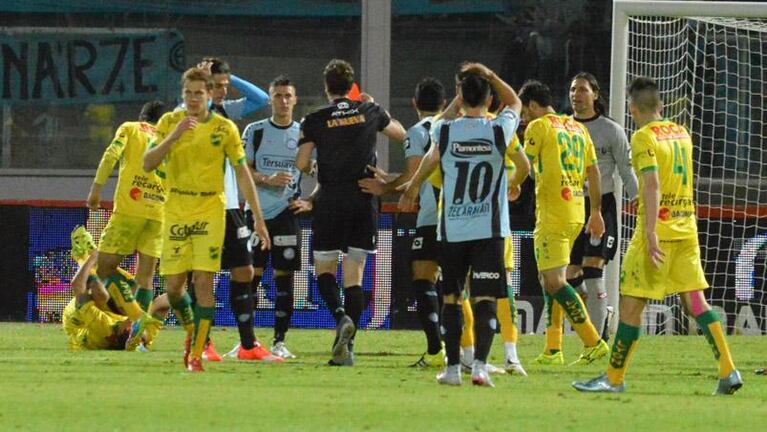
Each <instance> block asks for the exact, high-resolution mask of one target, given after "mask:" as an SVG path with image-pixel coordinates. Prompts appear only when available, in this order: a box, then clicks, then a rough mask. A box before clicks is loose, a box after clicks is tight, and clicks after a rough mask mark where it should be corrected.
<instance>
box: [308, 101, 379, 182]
mask: <svg viewBox="0 0 767 432" xmlns="http://www.w3.org/2000/svg"><path fill="white" fill-rule="evenodd" d="M390 121H391V117H389V113H387V112H386V110H385V109H383V108H382V107H381V106H380V105H378V104H376V103H369V102H358V101H352V100H350V99H346V98H341V99H336V100H334V101H333V102H332V103H331V104H330V105H328V106H326V107H324V108H321V109H319V110H317V111H315V112H313V113H311V114H309V115H307V116H306V118H304V120H303V122H302V123H301V131H302V132H303V139H302V140H301V144H303V143H306V142H313V143H314V145H315V147H316V149H317V170H318V174H317V176H318V177H317V180H318V181H319V183H320V184H321V185H325V186H328V185H340V184H350V183H351V184H356V182H357V180H359V179H361V178H365V177H370V175H369V174H368V170H367V169H366V167H367V166H368V165H373V166H375V164H376V133H378V132H380V131H382V130H383V129H384V128H385V127H386V126H388V125H389V122H390Z"/></svg>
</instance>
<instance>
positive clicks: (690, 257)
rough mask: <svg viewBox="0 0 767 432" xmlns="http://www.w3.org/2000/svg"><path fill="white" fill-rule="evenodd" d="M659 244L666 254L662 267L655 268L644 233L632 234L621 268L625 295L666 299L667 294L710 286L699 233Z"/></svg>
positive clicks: (622, 286)
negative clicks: (704, 270)
mask: <svg viewBox="0 0 767 432" xmlns="http://www.w3.org/2000/svg"><path fill="white" fill-rule="evenodd" d="M660 248H661V250H662V251H663V252H664V253H665V254H666V257H665V259H664V261H663V264H661V267H660V268H655V266H653V265H652V262H650V257H649V255H648V254H647V240H646V238H645V236H644V235H641V234H640V235H638V236H637V235H635V236H634V237H632V238H631V242H630V243H629V248H628V250H627V251H626V255H625V256H624V257H623V268H622V269H621V284H620V292H621V294H622V295H627V296H631V297H639V298H646V299H653V300H663V299H664V298H665V297H666V296H667V295H671V294H676V293H681V292H688V291H698V290H702V289H706V288H708V282H706V275H705V274H704V273H703V266H702V265H701V263H700V245H698V238H697V237H693V238H689V239H684V240H665V241H664V240H661V242H660Z"/></svg>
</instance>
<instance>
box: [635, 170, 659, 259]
mask: <svg viewBox="0 0 767 432" xmlns="http://www.w3.org/2000/svg"><path fill="white" fill-rule="evenodd" d="M642 181H643V182H644V194H643V195H644V196H643V197H642V198H643V199H644V204H645V209H644V210H645V212H644V214H645V220H644V224H645V235H646V236H647V254H648V255H649V256H650V261H651V262H652V264H653V265H654V266H655V267H660V265H661V264H663V257H664V253H663V251H662V250H661V249H660V245H659V244H658V235H657V234H656V233H655V227H656V226H657V224H658V209H659V208H660V179H659V178H658V173H657V172H656V171H648V172H644V173H642ZM640 223H642V221H640Z"/></svg>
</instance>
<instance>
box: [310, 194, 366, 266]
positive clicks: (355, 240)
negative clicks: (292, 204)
mask: <svg viewBox="0 0 767 432" xmlns="http://www.w3.org/2000/svg"><path fill="white" fill-rule="evenodd" d="M313 216H314V219H313V220H312V231H313V235H314V240H313V249H314V251H315V252H332V251H339V252H344V253H346V252H348V250H349V248H355V249H361V250H364V251H367V252H370V253H373V252H375V251H376V243H377V235H378V229H377V225H378V201H377V200H376V199H375V198H374V197H373V196H372V195H370V194H367V193H363V192H362V191H360V190H359V187H358V186H357V184H356V183H354V185H344V186H325V185H322V186H321V187H320V191H319V193H318V196H317V198H316V199H315V201H314V215H313Z"/></svg>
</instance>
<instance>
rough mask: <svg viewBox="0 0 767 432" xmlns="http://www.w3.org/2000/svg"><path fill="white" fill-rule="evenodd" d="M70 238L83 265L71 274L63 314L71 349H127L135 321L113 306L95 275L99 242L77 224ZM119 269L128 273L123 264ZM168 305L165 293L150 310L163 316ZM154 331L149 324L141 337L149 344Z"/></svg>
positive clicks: (154, 333)
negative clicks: (68, 297) (70, 294)
mask: <svg viewBox="0 0 767 432" xmlns="http://www.w3.org/2000/svg"><path fill="white" fill-rule="evenodd" d="M71 238H72V252H71V254H72V258H73V259H74V260H75V261H76V262H77V263H78V265H79V266H80V268H79V269H78V270H77V272H76V273H75V276H74V277H73V278H72V282H71V286H72V295H73V296H72V300H71V301H70V302H69V303H68V304H67V306H66V307H65V308H64V310H63V312H62V317H61V319H62V326H63V327H64V332H65V333H66V335H67V338H68V339H69V347H70V349H73V350H80V349H91V350H98V349H114V350H122V349H128V346H129V345H128V343H127V341H128V338H129V335H130V332H131V327H132V323H131V321H130V319H128V317H127V316H125V315H124V314H123V312H122V311H121V310H116V309H113V307H112V306H110V305H112V304H113V302H111V301H110V300H111V299H110V297H109V293H108V292H107V290H106V289H105V288H104V285H103V284H102V282H101V279H99V277H98V276H96V270H95V268H96V263H97V256H98V254H97V253H95V252H94V251H95V249H96V245H95V244H94V243H93V238H92V237H91V235H90V233H88V231H86V230H85V227H83V226H79V227H77V228H75V230H74V231H72V236H71ZM118 271H120V272H123V274H125V273H124V270H122V269H120V268H118ZM127 276H128V275H127V274H126V277H127ZM130 282H132V278H131V280H130ZM167 309H168V304H167V298H166V295H165V294H163V295H161V296H158V297H157V298H156V299H154V301H153V302H152V305H151V307H150V308H149V312H150V314H152V316H154V317H156V318H157V319H160V320H161V319H164V316H165V313H166V312H167ZM133 324H134V325H135V324H136V323H133ZM156 330H159V327H157V328H156ZM154 335H156V332H154V331H150V329H149V328H147V335H146V336H144V335H143V334H142V337H144V339H145V341H146V343H147V344H149V343H151V341H152V340H153V339H154Z"/></svg>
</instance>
